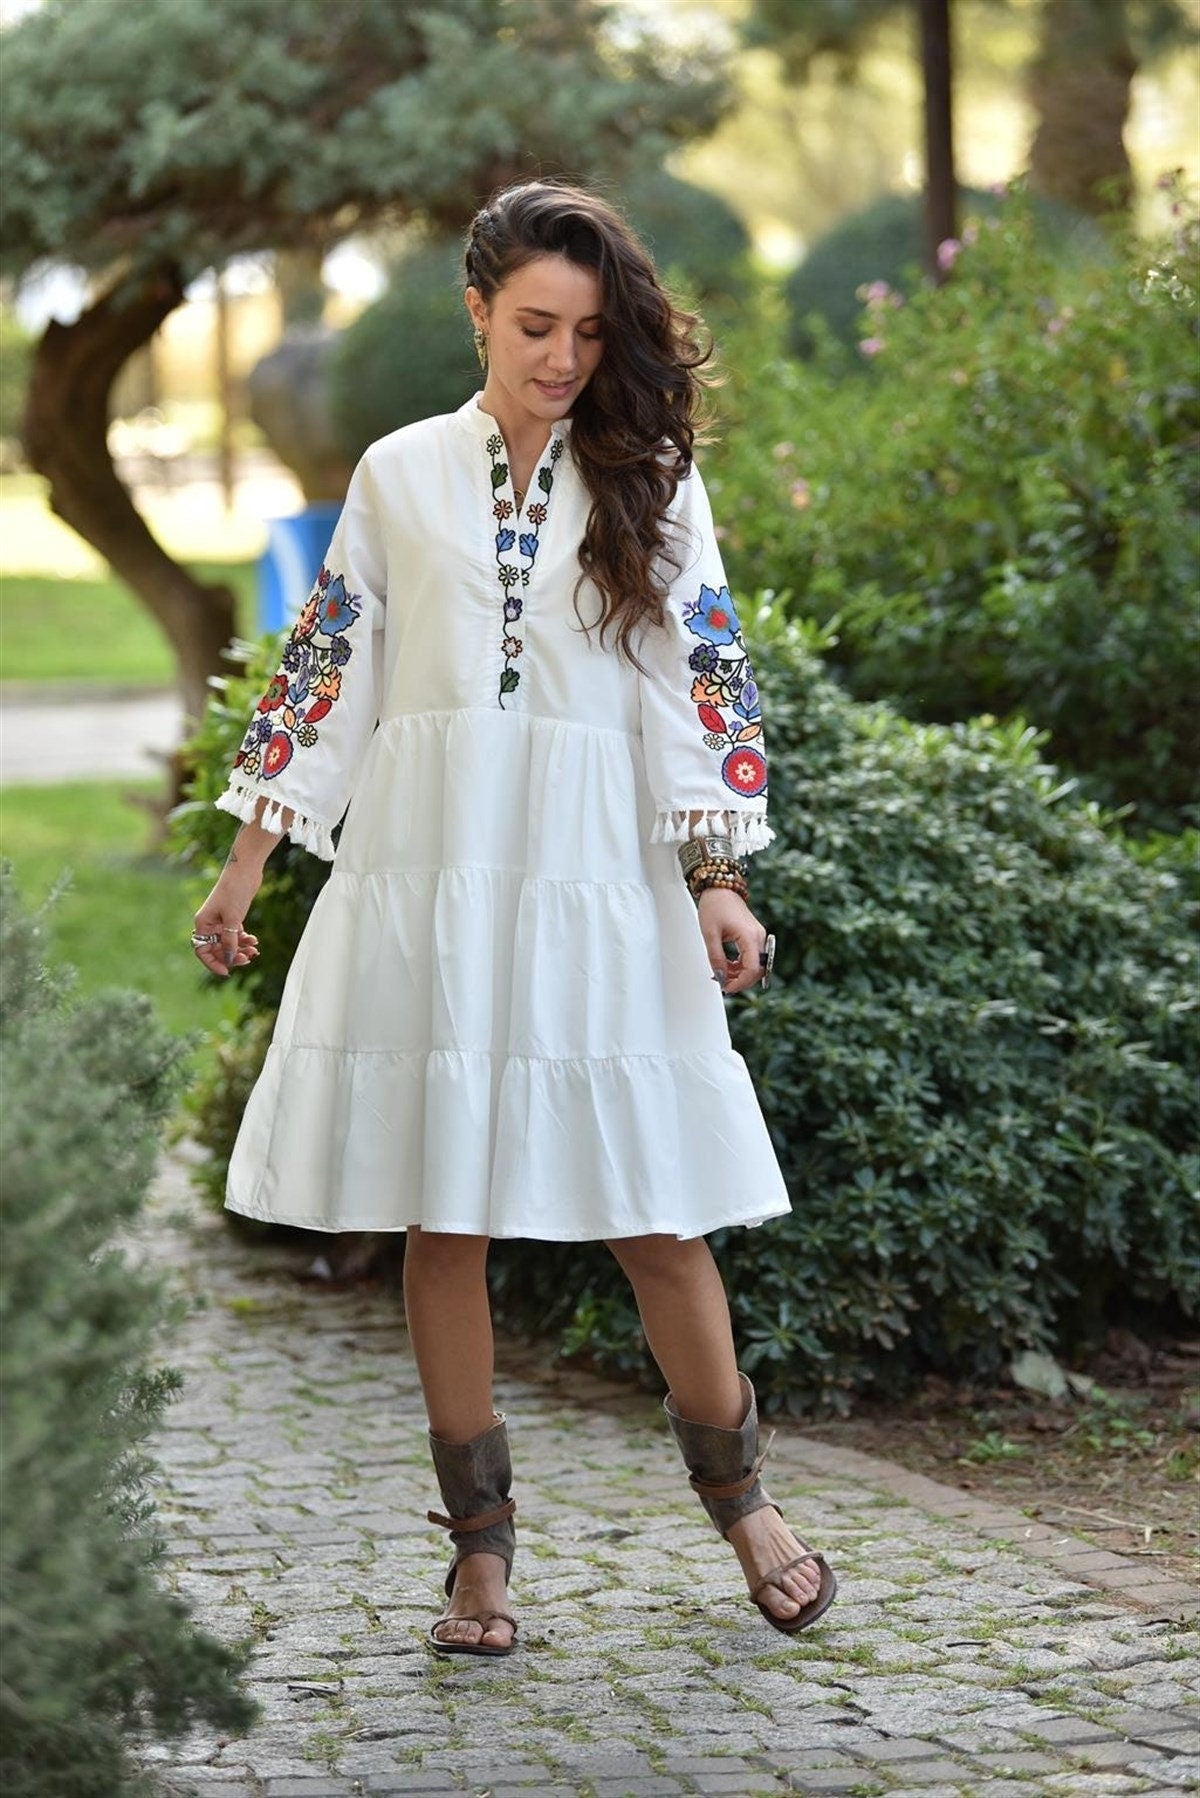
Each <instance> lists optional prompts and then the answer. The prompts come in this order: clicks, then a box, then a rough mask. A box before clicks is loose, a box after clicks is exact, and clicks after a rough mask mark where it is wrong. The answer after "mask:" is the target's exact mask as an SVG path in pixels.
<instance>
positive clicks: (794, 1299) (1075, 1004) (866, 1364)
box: [177, 607, 1200, 1408]
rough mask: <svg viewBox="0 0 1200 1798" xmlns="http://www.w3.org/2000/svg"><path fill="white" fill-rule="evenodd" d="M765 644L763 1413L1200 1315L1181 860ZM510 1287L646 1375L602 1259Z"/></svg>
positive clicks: (741, 1268)
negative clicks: (768, 799)
mask: <svg viewBox="0 0 1200 1798" xmlns="http://www.w3.org/2000/svg"><path fill="white" fill-rule="evenodd" d="M750 635H751V638H752V641H753V642H754V644H755V646H756V647H755V654H756V661H757V663H758V665H759V669H760V673H761V677H762V685H763V690H764V693H765V695H766V698H767V704H768V707H769V713H768V719H767V725H768V733H769V741H770V744H771V751H772V792H773V794H774V796H775V799H774V807H773V813H772V816H773V822H774V827H775V830H776V832H777V834H778V840H777V841H776V842H775V843H774V844H772V847H771V849H770V850H769V851H767V852H766V853H765V854H764V855H762V856H760V857H756V858H755V859H754V861H753V863H752V870H753V876H754V905H755V909H756V912H757V913H758V915H759V916H761V917H762V918H763V920H764V921H765V922H766V923H767V924H768V926H769V928H771V929H773V930H774V931H775V932H776V934H777V936H778V939H779V958H778V973H779V980H778V984H777V985H776V986H774V987H773V988H772V989H771V991H770V992H769V993H767V994H761V993H756V994H754V995H752V996H751V997H749V998H747V999H739V1000H738V1001H736V1002H734V1003H732V1004H731V1007H730V1013H729V1015H730V1020H731V1026H732V1029H733V1031H734V1038H735V1042H736V1044H737V1046H738V1047H739V1048H740V1050H741V1051H742V1053H743V1054H744V1055H745V1057H746V1060H747V1062H748V1064H749V1066H750V1069H751V1073H752V1075H753V1078H754V1080H755V1083H756V1087H757V1090H758V1093H759V1096H760V1099H761V1101H762V1104H763V1108H764V1111H765V1114H766V1116H767V1120H768V1124H769V1126H770V1129H771V1133H772V1138H773V1140H774V1143H775V1145H776V1149H777V1152H778V1154H779V1157H780V1161H781V1164H782V1166H783V1169H784V1173H785V1176H786V1178H787V1181H788V1186H789V1190H790V1192H791V1194H792V1199H793V1205H794V1210H793V1212H792V1214H791V1216H790V1217H788V1218H786V1219H783V1220H781V1221H779V1222H777V1223H773V1224H768V1225H765V1226H763V1227H762V1228H761V1229H758V1230H750V1231H727V1232H719V1233H718V1234H717V1236H716V1237H715V1238H714V1244H715V1246H716V1248H717V1252H718V1256H719V1259H720V1261H721V1264H722V1267H723V1270H724V1272H725V1275H726V1278H727V1281H728V1286H729V1292H730V1298H731V1301H732V1304H733V1308H734V1312H735V1316H736V1319H737V1324H738V1329H739V1338H740V1342H741V1345H742V1348H743V1361H744V1365H745V1366H746V1367H747V1369H749V1370H750V1371H752V1372H753V1373H754V1374H755V1377H756V1379H757V1380H758V1381H759V1383H760V1386H761V1390H762V1392H763V1395H764V1399H765V1400H766V1402H768V1403H770V1404H774V1405H778V1404H780V1403H784V1402H786V1403H788V1404H791V1405H793V1406H796V1407H798V1408H800V1407H805V1406H813V1405H838V1404H843V1403H845V1402H847V1399H848V1397H849V1395H850V1394H852V1393H853V1392H855V1391H858V1390H861V1389H864V1388H866V1387H869V1386H871V1385H873V1384H874V1385H884V1386H887V1387H889V1388H896V1387H900V1386H902V1385H904V1384H905V1383H906V1382H907V1381H909V1380H910V1379H912V1378H913V1377H915V1376H916V1375H917V1374H918V1373H919V1372H921V1371H922V1370H924V1369H927V1368H930V1367H943V1368H947V1367H952V1368H954V1369H955V1370H957V1371H962V1372H967V1371H994V1370H995V1369H996V1368H997V1367H998V1366H999V1365H1000V1363H1001V1362H1002V1360H1003V1359H1004V1357H1005V1356H1006V1355H1008V1354H1009V1353H1010V1352H1011V1351H1012V1350H1013V1349H1015V1348H1016V1347H1018V1346H1020V1345H1022V1344H1026V1343H1029V1344H1037V1345H1039V1346H1045V1347H1053V1348H1056V1349H1058V1350H1060V1351H1063V1352H1070V1351H1071V1350H1072V1349H1074V1348H1075V1347H1076V1346H1078V1345H1079V1344H1081V1343H1084V1342H1086V1341H1087V1340H1088V1339H1089V1338H1090V1337H1092V1336H1094V1335H1095V1334H1096V1333H1097V1332H1098V1331H1099V1330H1100V1329H1101V1328H1102V1327H1103V1325H1104V1323H1105V1322H1106V1320H1110V1319H1114V1318H1117V1317H1120V1316H1122V1315H1125V1314H1126V1313H1127V1311H1128V1308H1129V1307H1130V1306H1131V1305H1139V1306H1146V1307H1151V1306H1157V1307H1163V1308H1166V1309H1169V1308H1170V1307H1172V1306H1175V1307H1178V1308H1180V1309H1183V1310H1187V1311H1189V1312H1191V1311H1194V1309H1195V1307H1196V1304H1197V1300H1198V1298H1200V1273H1198V1269H1197V1258H1196V1257H1197V1241H1196V1212H1195V1208H1194V1207H1195V1186H1196V1179H1197V1161H1196V1157H1195V1155H1194V1153H1192V1151H1191V1148H1190V1144H1191V1137H1190V1135H1189V1132H1190V1130H1191V1127H1192V1115H1191V1114H1192V1098H1193V1093H1194V1089H1195V1080H1196V1077H1197V1073H1198V1072H1200V1044H1198V1042H1197V1028H1196V1018H1197V1006H1196V999H1195V993H1194V990H1193V986H1192V985H1191V983H1190V982H1191V976H1192V974H1193V972H1194V965H1193V961H1192V954H1191V944H1190V941H1189V938H1188V935H1187V930H1186V925H1187V919H1188V916H1189V915H1194V913H1195V911H1196V909H1197V908H1196V906H1195V905H1194V904H1189V902H1188V901H1187V900H1186V898H1185V895H1184V893H1183V891H1182V886H1181V880H1180V874H1179V872H1178V871H1177V870H1181V869H1182V867H1183V854H1184V851H1183V847H1182V845H1180V844H1179V843H1178V842H1176V843H1175V846H1174V847H1173V848H1172V849H1171V850H1170V851H1166V850H1162V851H1161V852H1160V853H1158V854H1155V853H1152V852H1151V850H1150V849H1148V848H1147V849H1146V850H1145V852H1144V854H1143V855H1142V857H1141V859H1135V857H1134V856H1132V855H1131V854H1130V853H1129V851H1128V849H1127V847H1126V845H1125V842H1124V840H1123V838H1122V837H1121V835H1120V832H1119V830H1117V829H1116V828H1115V827H1114V826H1113V824H1112V823H1111V821H1110V820H1108V819H1106V817H1105V816H1104V814H1102V813H1100V812H1099V810H1098V809H1097V808H1096V807H1095V805H1094V804H1088V805H1085V804H1081V803H1080V802H1079V801H1078V800H1077V799H1076V798H1074V797H1073V796H1072V793H1071V789H1072V784H1073V783H1072V782H1071V781H1069V780H1068V781H1063V780H1060V779H1059V777H1058V774H1057V772H1056V771H1055V770H1054V769H1053V768H1052V767H1050V766H1049V765H1048V764H1046V763H1045V762H1044V761H1043V760H1042V759H1041V753H1040V752H1041V749H1042V746H1043V743H1044V733H1041V734H1039V733H1037V732H1035V731H1033V730H1032V729H1031V728H1029V727H1028V726H1026V725H1025V724H1024V723H1023V722H1022V721H1021V720H1016V721H1014V722H1012V723H1010V724H1007V725H1003V726H1001V725H997V724H996V723H995V722H994V721H987V720H975V721H972V722H970V723H965V724H954V725H952V726H949V727H946V726H940V725H921V724H913V723H911V722H909V721H907V720H905V719H904V718H902V717H900V716H898V715H897V714H896V713H895V712H894V711H893V710H891V709H890V708H889V707H888V706H886V705H885V704H883V703H876V704H872V705H866V704H863V703H861V702H857V701H855V700H853V699H852V698H850V697H849V696H848V695H847V694H846V693H845V692H844V691H843V689H842V687H841V686H840V684H838V683H837V682H836V681H834V680H832V679H830V677H829V676H828V675H827V674H826V673H825V672H824V671H823V670H822V669H821V668H820V666H819V664H818V662H817V660H816V658H815V655H814V653H813V652H814V649H815V647H816V646H817V643H818V639H819V633H817V632H814V631H813V630H811V629H807V630H806V629H805V628H802V627H800V626H797V625H794V624H792V625H789V624H787V623H786V622H785V621H784V619H783V616H782V612H781V609H780V608H778V607H776V608H774V609H773V610H768V609H763V610H762V611H760V614H759V617H758V619H757V622H756V623H755V624H754V625H753V626H752V628H751V631H750ZM269 666H270V667H273V666H274V660H273V646H272V649H271V650H270V651H268V652H267V653H266V654H265V655H263V656H262V657H261V658H260V661H259V664H258V674H259V675H261V674H263V673H264V672H265V670H266V669H267V668H268V667H269ZM260 684H261V682H260V680H259V679H258V678H257V677H256V678H255V679H254V680H253V681H251V682H249V683H248V690H247V691H244V692H241V693H239V696H238V702H237V704H236V705H234V706H232V707H231V706H230V703H229V702H230V698H231V694H232V691H233V689H232V688H231V689H230V690H229V691H228V692H226V694H225V695H223V696H222V697H221V699H220V700H219V701H218V703H217V705H216V706H215V707H214V710H213V713H212V714H211V715H210V718H209V720H208V721H207V723H206V726H205V731H206V736H205V738H204V745H205V746H204V752H203V756H202V758H201V764H200V767H199V768H198V771H197V776H196V781H197V786H196V791H197V793H198V794H199V793H201V792H203V793H204V794H205V795H206V796H207V797H211V795H212V794H213V793H215V792H216V791H217V790H218V789H219V786H220V784H221V783H222V782H223V779H224V771H225V769H226V767H227V766H228V762H229V760H230V759H231V757H232V754H233V751H234V749H235V748H236V744H237V741H238V739H239V737H240V734H241V729H242V722H243V719H244V714H245V713H246V712H247V711H248V709H249V707H250V706H251V705H252V703H253V698H254V696H256V694H257V691H258V689H259V686H260ZM214 820H215V821H216V826H217V829H216V833H215V835H214V834H213V821H214ZM177 830H178V831H179V833H180V840H181V842H186V843H188V844H189V845H190V850H191V853H193V854H194V855H197V856H201V857H207V858H208V859H209V862H210V865H211V866H212V868H213V870H214V871H215V868H216V867H217V866H218V865H219V863H220V861H221V860H222V859H223V857H224V854H225V852H226V849H227V846H228V828H227V825H226V823H225V820H224V818H223V814H220V813H215V812H211V811H206V812H205V813H203V814H201V813H199V812H197V811H195V810H186V809H185V810H184V811H183V812H182V813H181V814H180V815H179V817H178V819H177ZM1198 840H1200V838H1198V837H1197V834H1196V833H1192V840H1191V844H1190V849H1191V852H1192V853H1193V854H1194V852H1195V848H1196V845H1197V841H1198ZM280 853H282V852H280ZM308 860H309V862H310V867H309V868H308V869H302V870H301V871H300V872H299V873H297V872H295V871H293V870H291V869H289V870H288V871H287V872H286V873H284V874H283V875H282V876H281V877H280V878H281V885H280V888H279V893H278V905H277V904H276V897H275V895H274V894H272V895H269V896H267V897H265V898H264V901H263V912H262V916H261V918H260V926H261V935H262V940H263V947H264V962H265V963H266V966H267V970H268V972H267V974H266V978H265V979H263V978H262V977H261V976H259V977H258V978H259V979H260V985H259V987H258V992H257V997H256V999H255V1000H254V1003H253V1004H252V1005H251V1007H250V1012H249V1013H248V1016H247V1019H246V1020H245V1022H244V1023H243V1025H242V1027H241V1029H240V1031H239V1033H238V1036H237V1039H236V1042H235V1045H234V1047H235V1049H236V1054H235V1058H234V1059H235V1065H236V1068H237V1074H236V1078H237V1079H239V1080H244V1079H245V1078H246V1076H247V1073H248V1072H249V1071H251V1070H253V1069H254V1068H256V1066H257V1061H256V1057H258V1058H260V1057H261V1050H262V1047H263V1046H264V1042H265V1039H264V1038H263V1036H262V1035H261V1034H260V1036H259V1039H258V1042H257V1043H255V1042H254V1041H253V1039H252V1034H251V1033H252V1031H253V1029H255V1028H256V1026H255V1025H254V1023H253V1011H254V1006H255V1005H257V1004H261V1005H262V1006H263V1007H264V1008H266V1007H268V1006H269V1007H274V1005H276V1004H277V1003H278V997H279V990H278V989H279V978H278V973H277V972H274V973H273V972H270V970H271V969H275V970H278V969H281V968H283V967H285V966H286V962H287V960H288V959H290V956H291V954H292V953H293V951H294V948H295V944H296V941H297V939H298V936H299V933H300V929H301V926H302V924H303V916H304V915H306V912H305V906H306V904H308V903H311V894H312V893H313V891H314V890H315V886H316V885H317V884H319V882H320V880H322V879H324V878H325V874H326V869H325V865H324V864H320V863H315V862H312V860H311V858H308ZM273 864H274V858H272V862H271V863H269V864H268V870H269V873H271V877H272V878H274V875H273ZM305 882H311V883H312V885H311V886H308V885H305V884H304V883H305ZM301 894H304V895H306V897H305V898H304V899H303V900H301V899H300V897H299V896H300V895H301ZM256 975H257V970H256ZM247 990H248V991H249V989H247ZM214 1091H215V1094H216V1097H215V1098H214V1100H213V1101H212V1102H211V1108H212V1113H213V1123H212V1132H211V1134H210V1137H209V1140H210V1141H213V1142H219V1140H220V1132H221V1131H222V1130H225V1131H226V1133H228V1123H229V1097H230V1093H231V1092H232V1091H233V1085H232V1083H231V1082H230V1081H229V1080H228V1079H226V1077H225V1076H224V1075H218V1076H216V1077H215V1080H214ZM223 1172H224V1169H223V1164H222V1165H214V1169H213V1189H214V1191H219V1186H220V1182H221V1180H222V1179H223ZM491 1269H492V1280H493V1289H494V1292H495V1295H496V1300H497V1305H498V1309H499V1312H500V1313H501V1314H502V1315H503V1316H504V1317H506V1318H507V1319H508V1321H510V1322H511V1323H513V1324H516V1325H519V1326H521V1327H525V1328H531V1329H539V1330H548V1331H551V1332H557V1333H559V1335H560V1337H561V1340H562V1342H563V1344H564V1347H565V1349H566V1350H567V1352H575V1351H581V1352H582V1351H586V1352H587V1353H588V1354H589V1355H590V1356H591V1357H592V1358H593V1359H595V1360H597V1361H599V1362H601V1363H603V1364H606V1365H609V1366H613V1367H617V1368H626V1369H628V1368H635V1367H640V1366H643V1365H645V1364H646V1353H645V1348H644V1344H643V1341H642V1337H641V1332H640V1328H639V1325H638V1320H637V1316H636V1312H635V1310H634V1307H633V1304H632V1300H631V1298H630V1295H629V1291H628V1288H627V1286H626V1284H625V1281H624V1277H623V1275H621V1274H620V1272H619V1271H618V1270H617V1268H616V1265H615V1263H614V1262H613V1261H612V1260H611V1258H610V1257H609V1256H608V1254H607V1251H605V1250H604V1249H603V1248H601V1247H599V1246H598V1245H591V1246H583V1247H581V1245H578V1244H571V1245H567V1246H556V1245H552V1244H543V1243H533V1242H525V1241H523V1242H520V1243H517V1244H505V1243H497V1244H495V1245H494V1247H493V1251H492V1257H491Z"/></svg>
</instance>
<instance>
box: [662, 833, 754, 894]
mask: <svg viewBox="0 0 1200 1798" xmlns="http://www.w3.org/2000/svg"><path fill="white" fill-rule="evenodd" d="M679 865H680V867H681V868H682V869H683V877H684V879H685V880H686V882H687V888H688V892H689V893H690V894H691V895H692V898H693V899H696V900H698V899H699V897H700V895H701V893H703V892H704V891H705V890H706V889H707V888H708V887H725V888H727V889H728V890H729V891H730V892H734V893H737V894H738V896H739V897H740V898H742V899H746V900H748V899H749V897H750V884H749V882H748V881H747V879H746V875H745V871H744V869H743V867H742V864H741V862H740V861H739V860H738V858H737V857H736V856H735V855H734V853H733V843H732V841H731V839H730V838H729V837H692V838H690V839H689V841H688V842H686V843H683V844H681V845H680V849H679Z"/></svg>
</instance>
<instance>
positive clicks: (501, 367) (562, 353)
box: [466, 256, 604, 420]
mask: <svg viewBox="0 0 1200 1798" xmlns="http://www.w3.org/2000/svg"><path fill="white" fill-rule="evenodd" d="M466 303H467V309H468V311H469V312H470V314H471V319H472V322H473V323H474V324H476V325H478V326H479V327H480V328H481V329H482V330H483V332H484V333H485V335H486V337H487V348H488V377H487V391H490V393H491V395H492V396H493V397H494V398H500V397H501V395H503V396H504V397H506V398H508V399H510V400H511V401H513V402H514V403H515V404H516V405H517V406H521V407H524V408H525V410H526V411H528V412H531V413H533V415H534V416H535V417H537V418H541V419H546V420H553V419H556V418H564V417H565V416H566V414H567V413H568V412H569V411H570V410H571V407H572V406H573V405H574V403H575V401H576V400H577V399H578V397H579V395H580V394H581V393H582V392H583V390H584V388H585V387H586V386H587V384H588V382H589V381H590V380H591V378H592V376H593V374H594V373H595V372H596V365H597V363H598V362H599V360H600V358H601V356H602V355H603V353H604V343H603V339H602V337H601V335H600V332H601V305H602V303H603V300H602V295H601V290H600V277H599V276H598V275H597V274H596V273H595V271H594V270H593V269H590V268H581V267H580V265H579V264H578V263H576V262H569V261H568V260H567V258H566V257H565V256H538V257H536V258H535V259H534V260H533V261H532V262H527V263H526V264H525V266H524V267H523V268H520V269H518V270H517V271H516V273H515V274H513V275H510V276H509V278H508V280H507V281H506V282H505V283H504V285H503V287H501V288H499V289H498V290H497V292H496V293H495V294H494V295H493V297H492V303H491V306H490V307H488V306H485V305H484V302H483V296H482V295H481V293H480V292H479V289H478V288H477V287H468V288H467V291H466ZM498 390H499V391H498Z"/></svg>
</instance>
